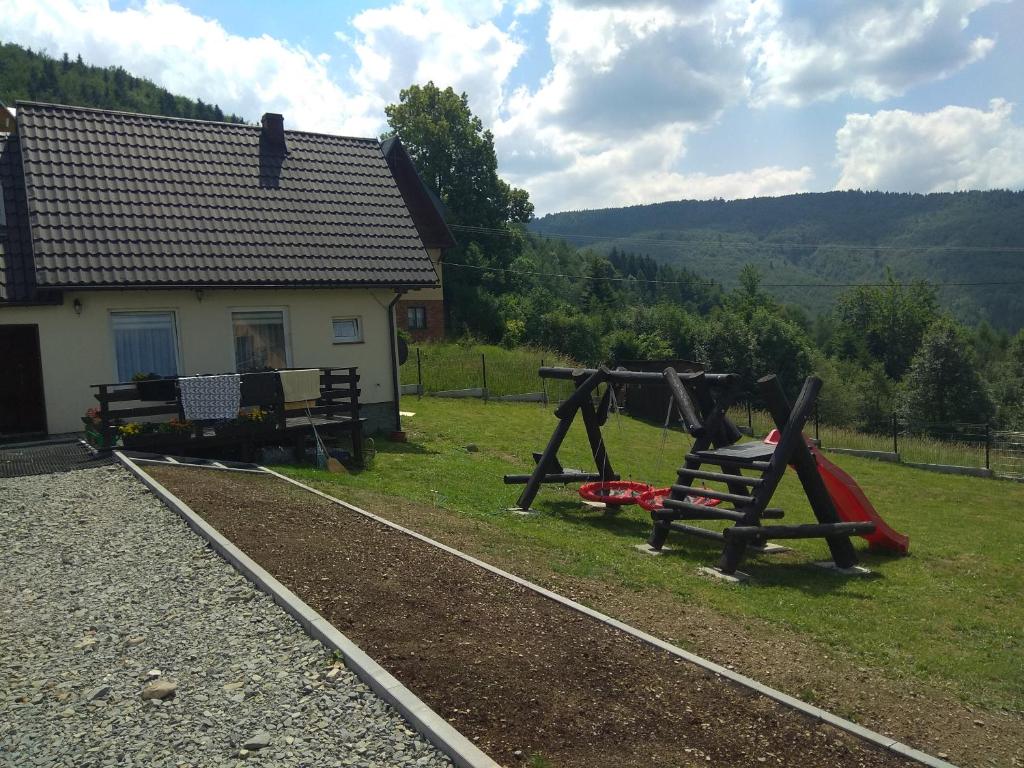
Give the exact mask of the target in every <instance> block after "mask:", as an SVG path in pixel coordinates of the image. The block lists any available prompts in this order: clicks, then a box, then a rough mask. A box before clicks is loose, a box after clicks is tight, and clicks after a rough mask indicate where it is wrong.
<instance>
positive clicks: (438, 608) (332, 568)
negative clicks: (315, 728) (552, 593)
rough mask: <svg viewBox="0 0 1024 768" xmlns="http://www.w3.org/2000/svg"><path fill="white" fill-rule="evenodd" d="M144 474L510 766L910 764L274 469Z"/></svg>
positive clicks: (162, 470) (158, 470)
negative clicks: (269, 472)
mask: <svg viewBox="0 0 1024 768" xmlns="http://www.w3.org/2000/svg"><path fill="white" fill-rule="evenodd" d="M149 471H150V472H151V473H152V475H153V476H154V477H155V478H157V479H158V480H159V481H160V482H161V483H163V484H164V485H166V486H167V487H168V488H169V490H171V491H172V492H173V493H175V494H176V495H179V496H180V497H181V498H182V499H183V500H185V501H186V503H188V504H189V505H190V506H192V508H193V509H195V510H196V511H197V512H199V513H200V514H202V515H203V516H204V517H206V519H207V520H209V522H210V523H212V524H213V525H214V526H215V527H216V528H217V529H218V530H220V531H221V532H222V533H223V534H224V535H226V536H227V537H228V538H230V539H231V540H232V541H234V542H235V543H236V544H237V545H238V546H239V547H241V548H242V549H243V550H245V551H246V552H247V553H248V554H249V555H250V556H251V557H253V558H254V559H255V560H256V561H257V562H259V563H260V564H261V565H262V566H263V567H265V568H267V570H269V571H270V572H271V573H272V574H273V575H275V576H276V577H277V578H278V579H280V580H281V581H282V582H283V583H285V584H286V585H287V586H288V587H289V588H291V589H292V590H294V591H295V592H296V593H297V594H298V595H299V596H300V597H301V598H302V599H303V600H305V601H306V602H308V603H309V604H310V605H312V606H313V607H314V608H315V609H316V610H318V611H319V612H320V613H321V614H323V615H325V616H326V617H327V618H328V619H329V620H330V621H331V622H332V623H334V624H335V626H337V627H338V628H339V629H341V630H342V631H343V632H345V633H346V634H347V635H349V636H350V637H351V638H352V639H353V640H354V641H355V642H357V643H358V644H359V645H360V646H362V647H363V648H364V649H365V650H366V651H367V652H368V653H369V654H370V655H371V656H373V657H374V658H375V659H376V660H377V661H379V662H380V663H381V664H382V665H383V666H384V667H386V668H387V669H389V670H390V671H391V672H392V673H393V674H395V676H396V677H398V678H399V679H400V680H402V681H403V682H404V683H405V684H406V685H407V686H409V688H411V689H412V690H413V691H414V692H415V693H416V694H417V695H419V696H420V697H421V698H423V699H424V700H425V701H427V702H428V704H430V706H432V707H433V708H435V709H436V710H437V711H438V712H439V713H440V714H441V715H442V716H443V717H445V718H447V719H448V720H449V721H450V722H452V723H453V725H455V727H457V728H459V729H460V730H461V731H462V732H463V733H465V734H466V735H468V736H469V737H470V738H472V739H474V740H475V741H476V742H477V744H478V745H479V746H480V747H481V748H482V749H484V750H485V751H486V752H488V753H489V754H490V755H491V756H492V757H494V758H495V759H496V760H498V761H499V762H502V763H504V764H508V765H516V764H526V763H527V761H529V760H533V765H552V766H559V767H562V766H636V767H637V768H640V766H692V765H716V766H717V765H722V766H745V765H751V766H759V765H793V766H822V767H823V768H824V766H830V767H831V766H897V765H907V763H905V762H903V761H901V760H899V759H898V758H897V757H896V756H894V755H890V754H886V753H884V752H882V751H880V750H876V749H873V748H870V747H868V746H866V745H864V744H863V743H862V742H860V741H857V740H854V739H852V738H851V737H848V736H847V735H845V734H843V733H841V732H839V731H837V730H835V729H833V728H831V727H828V726H824V725H821V724H816V723H814V722H813V721H811V720H810V719H808V718H806V717H804V716H802V715H800V714H798V713H796V712H794V711H792V710H789V709H787V708H785V707H782V706H781V705H778V704H777V703H775V702H772V701H771V700H769V699H766V698H764V697H761V696H757V695H755V694H752V693H751V692H749V691H746V690H744V689H741V688H739V687H737V686H734V685H732V684H729V683H726V682H725V681H722V680H720V679H717V678H716V677H715V676H713V675H710V674H708V673H706V672H704V671H702V670H700V669H698V668H696V667H694V666H693V665H690V664H687V663H684V662H681V661H680V660H678V659H675V658H674V657H672V656H670V655H669V654H667V653H664V652H661V651H658V650H656V649H653V648H651V647H649V646H647V645H645V644H643V643H640V642H639V641H637V640H635V639H634V638H631V637H630V636H628V635H626V634H624V633H622V632H619V631H617V630H614V629H611V628H609V627H607V626H605V625H603V624H600V623H599V622H596V621H594V620H593V619H590V618H589V617H586V616H583V615H581V614H578V613H575V612H573V611H570V610H568V609H565V608H564V607H562V606H559V605H558V604H556V603H554V602H552V601H550V600H547V599H545V598H543V597H541V596H539V595H537V594H535V593H533V592H531V591H529V590H526V589H525V588H522V587H520V586H518V585H516V584H514V583H511V582H508V581H507V580H504V579H501V578H499V577H497V576H495V575H493V574H490V573H488V572H486V571H483V570H481V569H479V568H477V567H476V566H473V565H472V564H470V563H467V562H465V561H463V560H461V559H459V558H456V557H453V556H450V555H448V554H446V553H444V552H442V551H440V550H438V549H436V548H433V547H430V546H428V545H425V544H423V543H421V542H418V541H415V540H412V539H410V538H409V537H407V536H405V535H403V534H400V533H398V532H396V531H394V530H392V529H390V528H387V527H385V526H383V525H380V524H378V523H375V522H373V521H370V520H367V519H366V518H364V517H362V516H359V515H357V514H355V513H351V512H348V511H346V510H344V509H343V508H341V507H338V506H337V505H334V504H331V503H330V502H328V501H326V500H324V499H321V498H319V497H316V496H313V495H311V494H308V493H305V492H303V491H301V490H300V489H297V488H294V487H292V486H289V485H287V484H286V483H284V482H282V481H280V480H277V479H274V478H267V477H260V476H251V475H237V474H229V473H220V472H213V471H202V472H196V471H194V470H188V469H181V468H163V467H161V468H153V469H151V470H149ZM543 761H547V762H543Z"/></svg>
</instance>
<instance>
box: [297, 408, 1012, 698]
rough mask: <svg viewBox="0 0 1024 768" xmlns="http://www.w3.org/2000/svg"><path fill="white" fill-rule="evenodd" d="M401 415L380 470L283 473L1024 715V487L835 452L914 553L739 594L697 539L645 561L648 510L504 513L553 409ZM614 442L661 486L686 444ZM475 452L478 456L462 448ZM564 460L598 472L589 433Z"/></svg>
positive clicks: (783, 572)
mask: <svg viewBox="0 0 1024 768" xmlns="http://www.w3.org/2000/svg"><path fill="white" fill-rule="evenodd" d="M403 406H404V408H406V409H407V410H411V411H415V412H416V415H415V416H414V417H412V418H410V419H407V420H406V424H405V426H406V429H407V431H408V433H409V437H410V442H409V443H408V444H407V445H397V444H389V443H378V445H379V453H378V455H377V458H376V461H375V464H374V466H373V467H372V469H370V470H368V471H365V472H362V473H359V474H356V475H348V476H338V475H330V476H325V475H324V474H323V473H319V472H316V471H312V470H307V469H288V470H287V471H288V472H289V474H292V475H294V476H296V477H300V478H304V479H307V480H312V481H314V482H316V483H317V484H318V485H320V486H321V487H325V488H328V489H330V490H334V491H335V492H343V490H344V488H345V487H354V488H360V489H365V490H367V491H374V492H379V493H384V494H392V495H396V496H401V497H404V498H408V499H412V500H414V501H418V502H424V503H427V504H433V505H436V506H439V507H441V508H444V509H446V510H450V511H452V512H453V513H456V514H458V515H462V516H466V517H468V518H472V519H475V520H476V521H477V522H478V523H479V524H480V525H483V526H485V527H488V528H490V529H492V530H493V531H494V539H495V546H506V545H507V543H508V542H509V541H515V542H516V545H517V546H521V547H522V550H523V554H524V557H531V558H534V559H536V558H537V557H541V558H544V559H546V561H547V562H548V563H549V564H550V568H551V569H552V570H553V571H554V572H556V573H565V574H568V575H572V576H575V577H580V578H586V579H590V580H594V581H595V582H598V583H600V582H602V581H603V582H608V583H616V584H625V585H628V586H630V587H631V588H634V589H637V590H641V589H644V588H648V587H652V588H656V589H662V590H666V591H667V592H668V593H670V594H671V595H672V599H674V600H677V601H678V602H679V606H678V607H677V608H676V609H675V610H685V608H684V606H685V604H687V603H690V602H698V603H700V604H704V605H707V606H710V607H712V608H714V609H716V610H718V611H721V612H724V613H726V614H730V615H734V616H738V617H744V616H751V617H758V618H761V619H764V620H767V621H769V622H771V623H776V624H778V625H780V626H781V627H785V628H787V629H791V630H795V631H798V632H800V633H804V634H805V635H807V636H809V637H812V638H813V639H814V640H815V641H816V642H818V643H820V644H822V645H824V646H831V647H836V648H839V649H842V651H843V652H844V653H848V654H851V655H852V656H853V657H854V658H855V659H857V660H858V661H860V662H862V663H863V664H864V665H865V666H872V667H881V668H886V669H889V670H891V675H892V676H893V677H894V678H900V677H904V676H906V675H913V676H918V677H920V678H923V679H926V680H929V681H931V682H934V683H937V684H940V685H942V686H943V687H949V688H951V689H952V690H954V691H955V692H956V693H957V694H958V695H959V696H961V697H963V698H964V699H965V700H967V701H969V702H972V703H974V704H977V705H981V706H986V707H1008V708H1011V709H1018V710H1019V709H1020V708H1021V707H1022V706H1024V669H1022V666H1021V664H1020V659H1021V657H1022V652H1024V648H1022V643H1021V636H1020V632H1021V627H1022V626H1024V609H1022V606H1021V603H1020V601H1019V594H1020V589H1021V584H1022V583H1024V555H1022V553H1024V544H1022V542H1024V520H1022V518H1021V516H1020V514H1019V510H1020V508H1021V506H1022V504H1024V486H1021V485H1018V484H1014V483H1009V482H1004V481H993V480H977V479H971V478H964V477H953V476H944V475H938V474H932V473H926V472H922V471H918V470H913V469H909V468H905V467H898V466H894V465H888V464H883V463H877V462H872V461H868V460H864V459H857V458H852V457H834V458H835V461H836V462H837V463H839V464H841V465H842V466H843V467H844V468H845V469H847V470H848V471H849V472H850V473H851V474H852V475H853V476H854V477H855V478H856V479H857V481H858V482H859V483H860V484H861V486H862V487H863V489H864V491H865V492H866V493H867V495H868V497H869V498H870V499H871V500H872V501H873V503H874V504H875V506H876V508H877V509H878V510H879V511H880V512H881V513H882V515H883V516H884V517H885V518H886V519H887V520H888V521H889V522H890V524H892V525H893V526H894V527H895V528H896V529H898V530H900V531H903V532H906V533H908V534H909V535H910V537H911V552H912V555H911V556H910V557H907V558H890V557H883V556H876V555H871V554H867V553H865V554H864V556H863V561H864V563H865V564H866V565H868V566H870V567H871V569H872V570H873V571H874V572H875V574H876V577H875V578H871V579H865V580H843V579H839V578H835V577H832V576H830V575H827V574H823V573H821V572H819V571H817V570H816V569H814V568H812V567H811V566H809V563H810V562H811V561H813V560H818V559H827V557H828V551H827V548H826V546H825V544H824V542H822V541H818V540H813V541H797V542H794V543H793V544H794V547H795V551H794V552H793V553H791V554H787V555H774V556H772V557H771V558H767V557H761V558H754V559H752V560H751V561H750V562H749V563H748V564H747V566H746V570H747V571H749V572H750V573H751V575H752V576H753V577H754V580H755V582H754V584H753V585H752V586H750V587H745V588H734V587H728V586H725V585H722V584H719V583H715V582H712V581H709V580H707V579H705V578H702V577H700V576H698V574H697V572H696V567H695V566H697V565H705V564H713V563H714V562H715V560H716V559H717V551H716V550H715V549H714V548H712V547H710V546H706V545H704V544H702V543H699V542H694V541H693V540H687V541H686V542H685V543H686V548H685V550H684V552H682V553H681V554H680V555H679V556H671V557H662V558H649V557H644V556H641V555H639V554H637V553H636V552H634V551H633V549H632V547H633V545H634V544H636V543H639V542H641V541H643V540H644V539H645V538H646V536H647V533H648V530H649V519H648V518H647V516H646V514H645V513H643V511H642V510H639V509H637V508H632V509H629V508H627V510H628V511H625V512H623V513H620V514H619V515H618V516H616V517H608V516H605V515H604V514H603V513H601V512H595V511H594V510H591V509H588V508H586V507H582V506H581V505H580V504H579V499H578V496H577V495H576V493H575V489H574V488H572V487H566V488H562V487H559V486H549V487H547V488H545V489H544V490H543V491H542V493H541V495H540V496H539V497H538V501H537V502H536V503H535V507H536V508H537V509H538V510H540V511H541V512H542V513H543V514H541V515H539V516H537V517H531V518H523V517H518V516H513V515H510V514H508V513H507V512H505V511H504V510H505V509H506V508H507V507H508V506H510V505H511V504H513V503H514V502H515V499H516V496H517V494H518V488H517V487H509V486H505V485H503V484H502V482H501V476H502V475H503V474H504V473H506V472H510V471H525V470H528V469H529V461H530V460H529V456H530V452H531V451H532V450H539V449H540V448H542V447H543V445H544V443H545V442H546V440H547V438H548V436H549V434H550V431H551V430H552V428H553V427H554V425H555V420H554V418H553V417H552V416H551V414H550V413H549V412H548V411H549V409H547V408H541V407H538V406H535V405H522V404H498V403H491V404H484V403H481V402H473V401H468V402H467V401H459V402H450V401H443V400H435V399H431V398H423V399H422V400H416V399H415V398H407V399H406V400H405V401H404V403H403ZM605 434H606V440H607V444H608V447H609V451H610V454H611V457H612V459H613V460H614V461H615V462H616V465H615V467H616V470H617V471H619V472H620V473H621V474H622V475H623V476H632V477H633V478H636V479H644V480H652V479H660V480H661V481H662V482H663V483H667V482H668V481H669V480H670V479H671V478H672V477H673V475H674V469H675V467H676V466H677V465H678V464H679V462H680V460H681V456H682V453H683V452H684V450H685V448H686V446H687V445H688V443H689V440H688V439H687V438H686V436H685V435H682V434H679V433H675V432H673V433H669V434H668V435H667V436H666V437H665V438H664V439H665V451H664V452H662V450H661V448H662V440H663V436H662V433H661V430H660V429H659V428H657V427H654V426H650V425H647V424H643V423H640V422H635V421H633V420H631V419H628V418H625V417H622V418H615V417H613V419H612V420H611V421H610V422H609V424H608V426H607V427H606V429H605ZM471 442H472V443H475V444H476V445H477V446H479V448H480V451H479V452H478V453H469V452H467V451H466V450H465V449H464V448H463V446H465V445H466V444H468V443H471ZM561 457H562V460H563V463H565V464H566V466H576V467H586V466H588V461H589V455H588V453H587V451H586V440H585V436H584V434H583V431H582V428H581V427H580V426H579V425H576V426H574V429H573V432H572V433H570V437H569V439H568V440H567V442H566V446H565V448H564V449H563V451H562V453H561ZM776 500H777V502H778V505H779V506H782V507H783V508H784V509H786V511H787V520H790V521H793V522H807V521H811V520H812V516H811V513H810V511H809V508H808V506H807V504H806V501H805V499H804V496H803V493H802V489H801V487H800V485H799V483H798V482H797V481H796V478H795V476H793V475H792V473H791V474H790V475H789V476H787V478H786V480H785V481H784V482H783V484H782V486H781V488H780V490H779V492H778V494H777V496H776ZM773 505H774V504H773ZM380 511H381V512H382V513H383V514H385V516H386V514H387V511H386V509H382V510H380ZM858 542H859V540H858ZM676 543H683V540H682V539H676ZM858 549H860V550H862V551H863V546H860V545H858ZM483 554H484V556H485V557H486V556H487V555H486V553H483ZM666 610H673V608H672V607H671V606H666Z"/></svg>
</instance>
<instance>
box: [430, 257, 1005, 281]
mask: <svg viewBox="0 0 1024 768" xmlns="http://www.w3.org/2000/svg"><path fill="white" fill-rule="evenodd" d="M452 267H455V268H457V269H475V270H478V271H481V272H502V273H504V274H507V275H517V276H518V275H523V276H526V275H528V276H530V277H558V278H564V279H566V280H594V281H604V282H612V283H628V282H633V283H648V284H653V285H697V286H704V287H708V288H711V287H714V286H716V285H720V283H718V282H716V281H714V280H701V279H699V278H695V279H693V280H648V279H645V278H642V277H600V276H595V275H570V274H566V273H562V272H535V271H532V270H526V269H507V268H505V267H486V266H480V265H477V264H457V263H454V262H448V261H446V262H444V268H445V269H451V268H452ZM921 282H924V281H923V280H922V281H921ZM914 284H915V283H895V282H894V283H888V282H886V283H761V287H762V288H886V287H888V286H890V285H896V286H899V287H901V288H907V287H909V286H911V285H914ZM927 284H928V285H929V286H933V287H936V288H945V287H959V288H980V287H985V286H994V285H1024V281H1019V282H1007V281H1005V280H997V281H991V282H977V283H933V282H930V281H929V282H928V283H927Z"/></svg>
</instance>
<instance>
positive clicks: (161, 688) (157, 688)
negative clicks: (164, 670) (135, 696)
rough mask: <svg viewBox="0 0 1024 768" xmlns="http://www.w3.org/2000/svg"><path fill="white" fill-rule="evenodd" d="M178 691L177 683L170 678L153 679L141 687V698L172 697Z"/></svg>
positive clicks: (145, 699) (144, 699) (161, 698)
mask: <svg viewBox="0 0 1024 768" xmlns="http://www.w3.org/2000/svg"><path fill="white" fill-rule="evenodd" d="M177 691H178V684H177V683H175V682H172V681H170V680H154V681H153V682H152V683H149V684H148V685H146V686H145V687H144V688H143V689H142V700H143V701H147V700H149V699H159V700H161V701H163V700H164V699H169V698H173V697H174V695H175V694H176V693H177Z"/></svg>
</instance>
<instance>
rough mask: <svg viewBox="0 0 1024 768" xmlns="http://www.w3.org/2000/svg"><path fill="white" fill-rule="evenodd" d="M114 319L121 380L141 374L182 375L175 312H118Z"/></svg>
mask: <svg viewBox="0 0 1024 768" xmlns="http://www.w3.org/2000/svg"><path fill="white" fill-rule="evenodd" d="M110 319H111V325H112V327H113V330H114V352H115V355H116V356H117V380H118V381H122V382H126V381H131V380H132V377H133V376H134V375H135V374H137V373H155V374H157V375H159V376H177V375H178V356H177V354H176V352H175V347H176V337H177V334H176V333H175V329H174V313H173V312H114V313H112V314H111V316H110Z"/></svg>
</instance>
